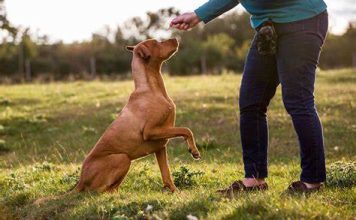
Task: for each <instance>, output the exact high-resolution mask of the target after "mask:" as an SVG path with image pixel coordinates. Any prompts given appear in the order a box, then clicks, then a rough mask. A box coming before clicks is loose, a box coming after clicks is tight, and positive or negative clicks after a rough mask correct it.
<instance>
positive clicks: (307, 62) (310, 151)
mask: <svg viewBox="0 0 356 220" xmlns="http://www.w3.org/2000/svg"><path fill="white" fill-rule="evenodd" d="M276 30H277V33H278V36H279V40H278V53H277V68H278V74H279V79H280V82H281V85H282V96H283V102H284V105H285V108H286V110H287V111H288V113H289V114H290V115H291V117H292V120H293V125H294V128H295V130H296V133H297V135H298V139H299V144H300V155H301V168H302V173H301V176H300V179H301V181H302V182H304V183H311V185H308V186H313V185H312V184H313V183H314V184H316V185H318V184H320V183H321V182H324V181H325V158H324V143H323V134H322V127H321V123H320V120H319V117H318V114H317V111H316V108H315V104H314V95H313V94H314V82H315V70H316V67H317V64H318V60H319V54H320V50H321V47H322V45H323V42H324V38H325V35H326V32H327V14H326V13H323V14H321V15H318V16H316V17H314V18H311V19H307V20H303V21H298V22H293V23H290V24H278V25H276Z"/></svg>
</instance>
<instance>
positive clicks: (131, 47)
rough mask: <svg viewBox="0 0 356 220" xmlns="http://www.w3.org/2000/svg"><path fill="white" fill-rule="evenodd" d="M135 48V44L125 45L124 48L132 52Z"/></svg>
mask: <svg viewBox="0 0 356 220" xmlns="http://www.w3.org/2000/svg"><path fill="white" fill-rule="evenodd" d="M134 49H135V46H126V50H128V51H130V52H132V51H133V50H134Z"/></svg>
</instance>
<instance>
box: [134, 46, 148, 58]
mask: <svg viewBox="0 0 356 220" xmlns="http://www.w3.org/2000/svg"><path fill="white" fill-rule="evenodd" d="M136 53H137V54H138V55H139V56H140V57H141V58H142V59H144V60H148V59H150V57H151V51H150V50H149V49H148V48H147V47H146V46H145V45H144V44H141V45H139V46H138V47H137V49H136Z"/></svg>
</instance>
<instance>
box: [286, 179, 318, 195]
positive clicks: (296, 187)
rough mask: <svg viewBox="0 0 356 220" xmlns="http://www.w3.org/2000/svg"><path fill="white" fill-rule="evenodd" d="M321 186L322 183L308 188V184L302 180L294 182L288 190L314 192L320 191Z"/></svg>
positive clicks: (292, 191) (289, 191) (290, 191)
mask: <svg viewBox="0 0 356 220" xmlns="http://www.w3.org/2000/svg"><path fill="white" fill-rule="evenodd" d="M321 187H322V184H320V186H317V187H314V188H308V187H307V185H305V183H303V182H302V181H296V182H292V183H291V184H290V185H289V186H288V188H287V192H288V193H312V192H316V191H319V190H320V189H321Z"/></svg>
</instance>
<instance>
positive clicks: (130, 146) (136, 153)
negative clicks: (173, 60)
mask: <svg viewBox="0 0 356 220" xmlns="http://www.w3.org/2000/svg"><path fill="white" fill-rule="evenodd" d="M127 49H128V50H129V51H132V52H133V59H132V64H131V65H132V75H133V79H134V82H135V90H134V92H133V93H132V94H131V95H130V98H129V101H128V103H127V104H126V106H125V107H124V108H123V110H122V111H121V113H120V115H119V116H118V117H117V118H116V120H115V121H114V122H113V123H112V124H111V125H110V126H109V128H107V130H106V131H105V132H104V134H103V135H102V136H101V138H100V139H99V141H98V142H97V143H96V145H95V146H94V148H93V149H92V150H91V151H90V153H89V155H88V156H87V157H86V158H85V160H84V163H83V166H82V172H81V175H80V180H79V182H78V184H77V185H76V187H75V188H74V191H78V192H80V191H87V190H89V191H98V192H103V191H112V190H114V189H116V188H117V187H118V186H119V185H120V184H121V182H122V181H123V179H124V178H125V176H126V174H127V172H128V171H129V168H130V164H131V161H132V160H135V159H137V158H140V157H144V156H146V155H149V154H152V153H155V155H156V158H157V162H158V165H159V168H160V170H161V174H162V179H163V184H164V186H165V187H168V188H169V189H170V191H172V192H174V191H175V190H176V186H175V185H174V183H173V181H172V177H171V174H170V171H169V166H168V161H167V150H166V144H167V142H168V139H169V138H175V137H184V138H185V140H186V141H187V144H188V149H189V151H190V152H191V154H192V156H193V157H194V158H195V159H200V153H199V151H198V149H197V147H196V145H195V141H194V137H193V133H192V132H191V130H189V129H188V128H184V127H175V126H174V124H175V108H176V107H175V104H174V103H173V101H172V99H171V98H170V97H169V96H168V94H167V91H166V89H165V86H164V83H163V79H162V76H161V66H162V63H163V62H164V61H165V60H167V59H169V58H170V57H171V56H172V55H173V54H174V53H175V52H176V51H177V49H178V41H177V40H176V39H170V40H167V41H164V42H157V41H156V40H146V41H144V42H141V43H139V44H138V45H136V46H128V47H127Z"/></svg>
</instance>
